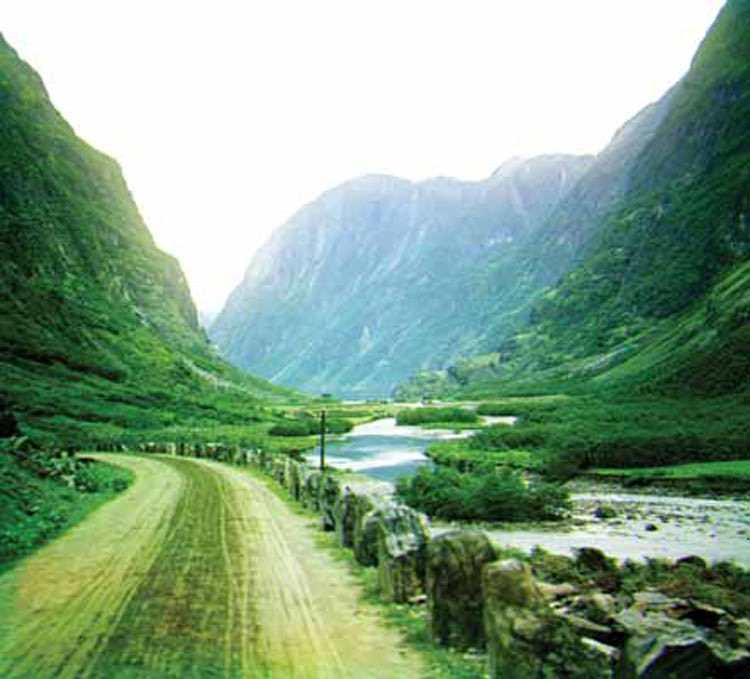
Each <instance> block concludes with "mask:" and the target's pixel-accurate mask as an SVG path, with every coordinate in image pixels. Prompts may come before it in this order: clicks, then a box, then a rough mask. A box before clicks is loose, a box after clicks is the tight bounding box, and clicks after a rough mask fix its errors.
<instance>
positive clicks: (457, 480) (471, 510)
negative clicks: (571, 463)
mask: <svg viewBox="0 0 750 679" xmlns="http://www.w3.org/2000/svg"><path fill="white" fill-rule="evenodd" d="M396 493H397V495H398V496H399V497H400V498H401V500H403V501H404V502H405V503H406V504H408V505H409V506H411V507H414V508H415V509H418V510H419V511H422V512H425V513H426V514H428V515H429V516H432V517H435V518H440V519H459V520H467V521H472V520H474V521H534V520H555V519H560V518H562V517H563V515H564V514H565V511H566V510H567V509H569V508H570V507H569V502H568V492H567V491H566V490H565V489H563V488H562V487H560V486H558V485H554V484H550V483H545V482H543V481H531V482H526V481H524V480H523V478H522V477H521V476H520V475H519V473H518V472H514V471H512V470H510V469H508V468H506V467H500V468H495V467H494V466H492V465H484V466H483V467H481V468H479V469H474V470H473V471H472V472H471V473H462V472H459V471H458V470H456V469H452V468H450V467H446V466H436V467H433V468H431V469H427V468H425V467H422V468H421V469H419V471H418V472H417V474H415V475H414V476H412V477H409V478H401V479H399V480H398V482H397V484H396Z"/></svg>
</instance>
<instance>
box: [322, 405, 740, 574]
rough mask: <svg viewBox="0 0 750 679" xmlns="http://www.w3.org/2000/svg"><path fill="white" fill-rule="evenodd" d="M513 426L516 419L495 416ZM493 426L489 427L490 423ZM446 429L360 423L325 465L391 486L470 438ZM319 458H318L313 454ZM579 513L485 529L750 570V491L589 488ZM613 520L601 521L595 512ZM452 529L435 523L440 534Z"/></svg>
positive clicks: (511, 537)
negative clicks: (701, 493)
mask: <svg viewBox="0 0 750 679" xmlns="http://www.w3.org/2000/svg"><path fill="white" fill-rule="evenodd" d="M492 420H493V422H492V423H494V422H497V421H506V422H508V423H512V421H513V418H492ZM488 423H489V422H488ZM469 434H470V432H462V433H461V434H454V433H452V432H450V431H446V430H439V429H436V430H426V429H422V428H420V427H398V426H396V421H395V419H393V418H388V419H383V420H377V421H375V422H369V423H367V424H363V425H359V426H357V427H355V428H354V430H353V431H352V432H351V433H350V434H348V435H346V436H345V437H342V439H341V440H337V441H331V442H329V443H328V445H327V454H326V461H327V463H328V464H329V465H330V466H332V467H336V468H339V469H351V470H352V471H356V472H359V473H361V474H365V475H367V476H370V477H372V478H375V479H378V480H380V481H388V482H393V481H394V480H395V479H396V478H397V477H398V476H401V475H409V474H413V473H414V472H415V471H416V470H417V469H418V468H419V467H420V466H422V465H425V464H431V462H430V461H429V460H428V459H427V458H426V457H425V455H424V451H425V450H426V448H427V446H428V445H429V444H430V443H431V442H433V441H439V440H447V439H455V438H461V437H465V436H468V435H469ZM310 457H311V459H315V460H317V453H315V454H314V455H311V456H310ZM572 499H573V512H572V517H571V519H570V520H569V521H566V522H564V523H563V524H552V525H549V524H546V525H545V524H531V525H530V524H527V525H524V526H523V527H516V526H483V527H482V529H483V530H485V531H486V532H488V533H489V534H490V535H491V536H492V538H493V540H495V541H496V542H498V543H501V544H504V545H509V546H513V547H517V548H519V549H522V550H525V551H530V550H531V549H533V547H534V546H535V545H540V546H541V547H543V548H544V549H546V550H548V551H550V552H554V553H559V554H570V553H572V551H573V550H574V549H575V548H577V547H584V546H590V547H598V548H599V549H601V550H603V551H604V552H605V553H607V554H608V555H610V556H613V557H615V558H617V559H619V560H625V559H628V558H629V559H634V560H642V559H645V558H646V557H662V558H669V559H676V558H679V557H682V556H689V555H693V554H697V555H699V556H702V557H703V558H705V559H707V560H708V561H710V562H714V561H726V560H733V561H735V562H736V563H737V564H738V565H741V566H743V567H745V568H750V494H745V495H744V496H742V497H737V498H734V499H703V498H696V497H683V496H678V495H658V494H653V492H652V493H643V494H641V493H637V494H636V493H632V492H630V491H623V490H622V489H621V488H618V487H617V486H605V485H594V484H591V485H589V487H584V488H578V489H574V492H573V495H572ZM601 505H608V506H610V507H612V508H613V509H614V512H615V516H614V517H612V518H609V519H599V518H597V517H596V515H595V512H596V509H597V507H599V506H601ZM450 528H451V526H449V525H446V524H441V523H436V524H435V525H434V533H435V534H439V533H442V532H445V531H446V530H449V529H450Z"/></svg>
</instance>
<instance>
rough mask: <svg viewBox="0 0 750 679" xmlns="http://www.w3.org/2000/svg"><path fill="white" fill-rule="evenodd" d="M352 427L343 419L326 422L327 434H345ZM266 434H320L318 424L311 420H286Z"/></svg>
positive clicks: (332, 419)
mask: <svg viewBox="0 0 750 679" xmlns="http://www.w3.org/2000/svg"><path fill="white" fill-rule="evenodd" d="M353 427H354V425H353V424H352V423H351V422H350V421H349V420H345V419H343V418H331V419H328V420H326V433H327V434H346V433H347V432H350V431H351V430H352V428H353ZM268 433H269V434H270V435H271V436H314V435H316V434H320V422H319V421H318V420H314V419H311V418H305V419H302V420H286V421H284V422H279V423H278V424H275V425H273V426H272V427H271V428H270V429H269V430H268Z"/></svg>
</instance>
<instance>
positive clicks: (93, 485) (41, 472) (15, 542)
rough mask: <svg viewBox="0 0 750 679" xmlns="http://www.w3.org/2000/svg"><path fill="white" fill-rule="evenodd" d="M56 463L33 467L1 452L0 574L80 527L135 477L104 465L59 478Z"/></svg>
mask: <svg viewBox="0 0 750 679" xmlns="http://www.w3.org/2000/svg"><path fill="white" fill-rule="evenodd" d="M54 462H55V461H53V460H49V461H44V460H41V461H37V462H35V463H34V464H28V463H24V462H22V461H20V460H19V459H17V458H16V457H15V456H13V455H12V454H10V453H9V452H8V450H7V448H6V447H3V449H2V450H1V451H0V498H2V502H0V572H3V571H5V570H8V569H10V568H12V566H13V565H14V564H15V562H16V561H17V560H18V559H20V558H23V557H25V556H28V555H29V554H31V553H32V552H33V551H35V550H37V549H39V548H40V547H41V546H43V545H44V544H45V543H47V542H49V541H50V540H52V539H54V538H56V537H58V536H59V535H61V534H62V533H63V532H65V531H66V530H68V529H70V528H71V527H73V526H75V525H76V524H77V523H79V522H80V521H82V520H83V519H84V518H86V517H87V516H88V515H89V514H91V512H93V511H94V510H96V509H97V508H99V507H100V506H101V505H103V504H104V503H105V502H108V501H109V500H111V499H112V498H113V497H115V496H116V495H117V494H118V493H120V492H122V490H124V489H125V488H126V487H127V486H128V485H129V484H130V483H131V482H132V480H133V478H134V477H133V474H132V472H129V471H127V470H125V469H122V468H120V467H116V466H114V465H109V464H106V463H102V462H93V463H87V464H85V466H82V465H80V464H79V465H78V468H77V469H76V470H73V469H72V468H70V469H69V470H66V471H67V472H68V473H65V474H59V475H57V476H55V475H53V474H54V466H53V463H54Z"/></svg>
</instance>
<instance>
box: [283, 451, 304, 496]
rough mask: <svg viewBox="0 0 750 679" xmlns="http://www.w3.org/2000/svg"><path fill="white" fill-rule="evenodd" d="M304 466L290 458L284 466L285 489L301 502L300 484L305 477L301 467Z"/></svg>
mask: <svg viewBox="0 0 750 679" xmlns="http://www.w3.org/2000/svg"><path fill="white" fill-rule="evenodd" d="M303 464H304V463H302V462H297V461H296V460H293V459H292V458H291V457H289V458H287V460H286V464H285V465H284V487H285V488H286V489H287V490H288V491H289V492H290V493H291V495H292V497H293V498H294V499H295V500H299V496H300V484H301V482H302V476H303V475H302V473H301V471H300V467H301V466H302V465H303Z"/></svg>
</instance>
